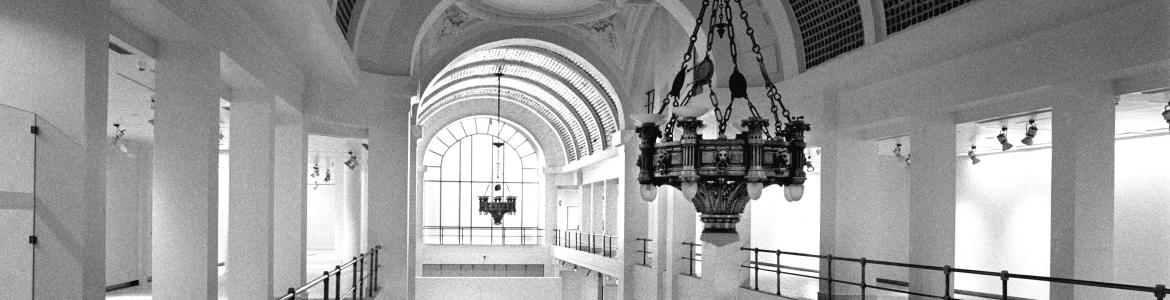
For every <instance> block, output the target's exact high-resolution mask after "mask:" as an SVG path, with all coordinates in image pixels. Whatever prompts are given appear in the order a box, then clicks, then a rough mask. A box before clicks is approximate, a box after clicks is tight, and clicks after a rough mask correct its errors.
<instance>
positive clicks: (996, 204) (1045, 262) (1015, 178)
mask: <svg viewBox="0 0 1170 300" xmlns="http://www.w3.org/2000/svg"><path fill="white" fill-rule="evenodd" d="M979 158H980V159H982V161H981V162H980V163H979V164H977V165H972V164H971V160H970V159H968V158H967V157H966V156H965V155H964V156H961V157H958V158H956V160H955V163H956V164H957V166H956V170H957V171H956V172H957V176H956V177H957V178H956V190H955V194H956V199H955V201H956V203H955V210H956V211H955V265H954V266H955V267H958V268H967V269H976V270H985V271H993V272H994V271H1000V270H1008V271H1010V272H1012V273H1017V274H1028V275H1037V276H1047V275H1048V274H1049V244H1050V238H1049V236H1050V235H1051V233H1050V229H1049V228H1050V226H1051V222H1050V219H1051V213H1050V211H1051V209H1050V206H1051V204H1050V203H1051V193H1052V188H1051V187H1050V186H1051V177H1052V171H1051V170H1052V150H1051V149H1047V148H1046V149H1037V150H1027V151H1012V152H1005V153H996V154H989V155H982V156H980V157H979ZM955 288H956V289H963V290H971V291H979V292H985V293H997V292H998V291H999V290H1000V288H1001V282H1000V280H999V278H998V277H990V276H974V275H965V274H961V275H956V276H955ZM1008 289H1009V291H1010V293H1011V295H1012V296H1019V297H1025V298H1032V299H1047V298H1048V284H1047V283H1044V282H1037V281H1023V280H1015V281H1009V286H1008Z"/></svg>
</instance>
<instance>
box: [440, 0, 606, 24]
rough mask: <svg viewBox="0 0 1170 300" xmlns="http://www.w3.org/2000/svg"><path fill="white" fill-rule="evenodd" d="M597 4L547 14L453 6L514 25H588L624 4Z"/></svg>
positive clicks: (478, 0) (478, 1) (480, 0)
mask: <svg viewBox="0 0 1170 300" xmlns="http://www.w3.org/2000/svg"><path fill="white" fill-rule="evenodd" d="M598 2H599V3H597V4H594V5H591V6H589V7H587V8H584V9H578V10H574V11H570V12H562V13H548V14H535V13H524V12H515V11H510V10H506V9H501V8H498V7H495V6H492V5H491V4H488V3H485V2H484V0H455V5H456V6H458V7H459V8H460V9H462V10H464V11H466V12H467V13H468V14H471V15H472V16H475V17H478V18H482V19H485V20H492V21H496V22H502V23H510V24H516V25H548V24H580V23H590V22H593V21H597V20H599V19H602V18H607V17H609V16H612V15H614V14H615V13H617V12H618V11H619V10H620V9H621V7H622V6H623V5H624V3H625V1H621V0H601V1H598Z"/></svg>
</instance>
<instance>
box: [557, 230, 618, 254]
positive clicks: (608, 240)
mask: <svg viewBox="0 0 1170 300" xmlns="http://www.w3.org/2000/svg"><path fill="white" fill-rule="evenodd" d="M620 238H621V237H618V236H614V235H606V234H597V233H588V232H581V231H577V230H560V229H553V245H554V246H561V247H565V248H570V249H576V250H577V251H582V252H589V253H593V254H598V255H601V256H604V257H611V258H612V257H614V256H616V255H617V250H618V249H619V248H620V247H618V246H617V245H616V244H615V243H614V241H618V240H620ZM599 241H600V243H599Z"/></svg>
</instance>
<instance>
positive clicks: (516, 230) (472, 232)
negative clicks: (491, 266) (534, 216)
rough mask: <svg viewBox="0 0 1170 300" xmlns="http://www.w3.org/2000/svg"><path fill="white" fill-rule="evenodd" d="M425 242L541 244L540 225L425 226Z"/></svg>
mask: <svg viewBox="0 0 1170 300" xmlns="http://www.w3.org/2000/svg"><path fill="white" fill-rule="evenodd" d="M422 229H423V243H425V244H439V245H540V240H541V238H543V237H544V235H543V232H544V230H543V229H541V228H540V227H504V226H478V227H475V226H423V228H422Z"/></svg>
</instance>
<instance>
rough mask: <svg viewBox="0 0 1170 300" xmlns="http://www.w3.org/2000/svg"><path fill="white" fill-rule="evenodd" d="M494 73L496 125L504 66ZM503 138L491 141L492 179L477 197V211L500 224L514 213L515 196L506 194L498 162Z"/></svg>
mask: <svg viewBox="0 0 1170 300" xmlns="http://www.w3.org/2000/svg"><path fill="white" fill-rule="evenodd" d="M495 75H496V119H495V124H496V126H501V125H502V123H500V88H501V82H502V80H503V77H504V68H503V67H502V66H501V67H500V69H499V70H498V71H496V73H495ZM503 146H504V141H503V140H493V141H492V148H491V150H492V154H491V155H492V168H493V170H492V179H491V181H490V182H488V189H487V191H485V192H484V194H483V195H481V196H478V197H479V213H480V214H485V215H491V216H492V224H495V225H501V224H503V222H504V215H510V214H515V213H516V196H512V195H507V193H508V189H507V186H505V185H504V182H505V180H504V169H503V168H502V167H500V164H501V163H502V162H503V160H504V157H503V156H504V151H503V149H502V148H501V147H503Z"/></svg>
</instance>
